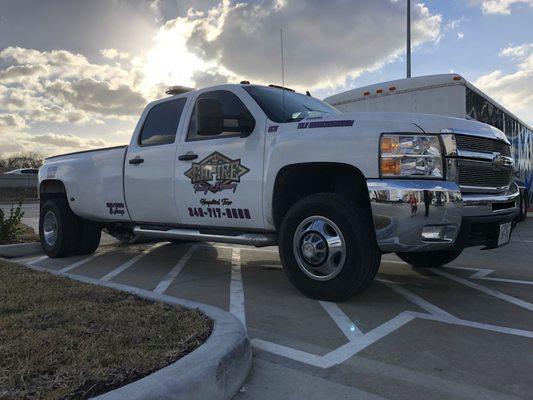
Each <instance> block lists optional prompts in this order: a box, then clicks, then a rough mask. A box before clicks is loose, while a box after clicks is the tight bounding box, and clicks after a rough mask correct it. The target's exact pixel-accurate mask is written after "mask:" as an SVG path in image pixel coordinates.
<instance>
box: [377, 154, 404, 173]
mask: <svg viewBox="0 0 533 400" xmlns="http://www.w3.org/2000/svg"><path fill="white" fill-rule="evenodd" d="M401 167H402V164H401V159H400V158H391V157H389V158H382V159H381V175H383V176H399V175H400V173H401V170H402V168H401Z"/></svg>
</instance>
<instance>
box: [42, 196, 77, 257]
mask: <svg viewBox="0 0 533 400" xmlns="http://www.w3.org/2000/svg"><path fill="white" fill-rule="evenodd" d="M49 213H52V214H53V216H55V220H56V223H57V236H56V239H55V241H54V242H53V243H48V242H47V240H46V239H45V235H44V220H45V217H46V215H47V214H49ZM39 236H40V238H41V246H42V248H43V251H44V252H45V254H46V255H47V256H48V257H51V258H60V257H68V256H70V255H71V254H73V253H74V252H75V251H76V249H77V247H78V238H79V227H78V217H77V216H76V215H75V214H74V213H73V212H72V211H71V209H70V207H69V205H68V203H67V200H66V199H51V200H47V201H46V202H45V203H44V204H43V206H42V207H41V213H40V217H39Z"/></svg>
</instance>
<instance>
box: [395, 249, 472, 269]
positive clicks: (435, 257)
mask: <svg viewBox="0 0 533 400" xmlns="http://www.w3.org/2000/svg"><path fill="white" fill-rule="evenodd" d="M462 252H463V249H459V250H438V251H425V252H420V253H396V255H397V256H398V257H400V258H401V259H402V260H403V261H405V262H406V263H407V264H411V265H412V266H413V267H417V268H437V267H441V266H443V265H444V264H448V263H449V262H452V261H453V260H455V259H456V258H457V257H459V255H460V254H461V253H462Z"/></svg>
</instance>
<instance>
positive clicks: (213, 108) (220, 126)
mask: <svg viewBox="0 0 533 400" xmlns="http://www.w3.org/2000/svg"><path fill="white" fill-rule="evenodd" d="M196 129H197V133H198V135H200V136H215V135H220V134H221V133H222V132H223V131H224V113H223V112H222V104H220V101H218V100H217V99H210V98H205V99H198V100H197V101H196Z"/></svg>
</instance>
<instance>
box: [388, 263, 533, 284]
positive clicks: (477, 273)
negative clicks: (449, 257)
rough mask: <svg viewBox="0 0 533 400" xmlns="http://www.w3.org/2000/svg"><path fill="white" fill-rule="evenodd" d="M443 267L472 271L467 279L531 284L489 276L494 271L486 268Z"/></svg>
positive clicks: (529, 282) (524, 281) (445, 266)
mask: <svg viewBox="0 0 533 400" xmlns="http://www.w3.org/2000/svg"><path fill="white" fill-rule="evenodd" d="M381 262H387V263H391V264H405V265H409V264H408V263H406V262H404V261H398V260H387V259H384V258H382V259H381ZM443 267H444V268H450V269H458V270H463V271H473V272H474V273H473V274H472V275H470V276H469V277H468V278H469V279H480V280H484V281H493V282H505V283H517V284H521V285H533V281H526V280H520V279H510V278H496V277H490V276H487V275H490V274H492V273H493V272H494V270H493V269H488V268H468V267H458V266H454V265H443Z"/></svg>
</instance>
